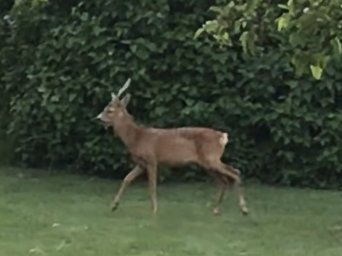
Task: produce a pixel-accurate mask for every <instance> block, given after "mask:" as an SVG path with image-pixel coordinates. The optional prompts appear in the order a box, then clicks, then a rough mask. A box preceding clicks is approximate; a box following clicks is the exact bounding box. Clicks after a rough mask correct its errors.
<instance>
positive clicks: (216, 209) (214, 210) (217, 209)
mask: <svg viewBox="0 0 342 256" xmlns="http://www.w3.org/2000/svg"><path fill="white" fill-rule="evenodd" d="M213 214H214V215H215V216H217V215H219V214H220V209H219V208H214V209H213Z"/></svg>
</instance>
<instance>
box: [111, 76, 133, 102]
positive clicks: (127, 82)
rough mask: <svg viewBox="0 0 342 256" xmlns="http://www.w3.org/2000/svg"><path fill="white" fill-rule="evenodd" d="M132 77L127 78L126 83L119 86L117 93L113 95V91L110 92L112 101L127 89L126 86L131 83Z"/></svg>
mask: <svg viewBox="0 0 342 256" xmlns="http://www.w3.org/2000/svg"><path fill="white" fill-rule="evenodd" d="M131 81H132V79H131V78H128V79H127V81H126V83H125V84H124V85H123V86H122V87H121V88H120V90H119V92H118V95H115V93H114V92H112V93H111V95H112V101H113V100H115V99H116V98H119V97H120V96H121V94H122V93H123V92H124V91H126V90H127V88H128V87H129V85H130V84H131Z"/></svg>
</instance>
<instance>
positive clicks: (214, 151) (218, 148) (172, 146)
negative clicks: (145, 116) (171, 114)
mask: <svg viewBox="0 0 342 256" xmlns="http://www.w3.org/2000/svg"><path fill="white" fill-rule="evenodd" d="M139 141H140V143H139V145H137V147H138V148H137V149H138V150H137V151H138V153H142V154H143V155H146V157H152V158H155V159H156V161H157V162H159V163H163V164H167V165H181V164H187V163H189V162H193V163H196V162H199V161H201V159H203V158H205V157H210V155H213V156H218V157H221V155H222V153H223V150H224V147H225V144H226V143H227V134H226V133H223V132H220V131H216V130H213V129H210V128H201V127H184V128H174V129H155V128H147V129H144V131H143V132H142V133H141V138H140V140H139Z"/></svg>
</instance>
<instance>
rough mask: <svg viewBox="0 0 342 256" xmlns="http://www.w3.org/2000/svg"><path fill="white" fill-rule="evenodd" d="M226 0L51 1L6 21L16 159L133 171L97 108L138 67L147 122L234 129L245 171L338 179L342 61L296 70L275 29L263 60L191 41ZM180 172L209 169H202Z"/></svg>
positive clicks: (136, 92) (4, 56) (313, 181)
mask: <svg viewBox="0 0 342 256" xmlns="http://www.w3.org/2000/svg"><path fill="white" fill-rule="evenodd" d="M218 2H220V1H208V0H206V1H205V0H201V1H189V0H178V1H167V0H154V1H147V0H145V1H140V2H139V4H137V2H136V1H133V0H130V1H110V0H98V1H96V2H92V3H89V2H88V1H84V2H83V1H72V2H70V3H69V4H65V3H64V2H63V1H55V2H53V1H50V2H49V4H47V5H45V6H43V7H41V8H37V7H36V8H31V9H30V8H26V9H24V8H20V7H19V8H17V9H16V10H14V11H13V12H12V14H11V17H12V19H13V20H14V21H15V22H14V23H13V24H12V25H10V24H9V23H8V22H4V21H2V23H1V31H0V33H2V34H4V38H6V40H4V41H3V42H1V43H0V44H3V45H2V46H3V47H2V49H1V50H0V58H1V67H0V77H1V86H4V88H3V89H2V91H4V92H5V93H4V94H5V95H6V97H8V98H7V99H10V101H9V102H8V104H9V106H10V117H11V118H10V119H9V122H8V131H9V132H10V133H11V134H12V136H15V138H16V158H17V159H18V160H20V162H21V163H24V164H26V165H28V166H33V167H46V166H53V167H58V168H72V170H74V171H75V170H80V171H85V172H96V173H98V174H106V175H108V174H118V175H122V174H123V173H125V172H127V170H128V168H129V167H130V166H129V165H128V162H127V160H128V159H129V158H128V155H127V152H126V151H125V150H124V148H123V145H122V143H121V142H120V141H119V140H118V139H117V138H115V137H113V135H112V133H111V132H110V131H105V130H104V129H103V128H102V126H101V125H99V123H97V122H95V121H94V116H95V115H96V114H98V112H99V111H101V110H102V108H103V107H104V105H105V104H107V102H108V101H109V99H110V92H111V91H113V90H114V91H116V90H117V89H118V88H119V87H120V86H121V85H122V84H123V83H124V81H125V80H126V79H127V78H128V77H132V86H131V87H130V92H131V93H132V94H133V99H132V102H131V104H130V106H129V111H130V112H131V113H132V114H133V115H134V116H135V117H136V120H137V121H138V122H140V123H143V124H145V125H152V126H158V127H176V126H184V125H203V126H209V127H214V128H219V129H224V130H227V131H229V133H230V134H231V135H230V138H231V143H230V144H229V146H228V148H227V150H226V154H225V159H226V160H227V161H230V162H231V163H232V164H234V165H235V166H237V167H238V168H241V170H242V172H243V174H244V175H245V176H248V177H254V178H258V179H261V180H262V181H264V182H270V183H281V184H288V185H303V186H318V187H336V186H341V185H342V178H341V177H342V176H341V171H342V167H341V166H342V165H341V163H342V149H341V137H342V129H341V123H342V113H341V100H340V101H338V97H339V96H341V94H342V93H341V91H342V73H341V72H340V73H339V72H338V70H339V69H338V67H339V66H341V61H338V60H336V62H334V63H332V65H330V66H329V67H328V70H327V72H326V74H325V77H324V78H323V79H322V80H321V81H314V80H313V79H311V78H310V77H303V78H296V77H294V75H293V70H292V68H291V67H290V66H289V65H288V63H287V61H286V49H285V48H284V49H282V48H280V47H279V46H278V45H277V44H276V42H277V40H278V41H279V40H280V41H281V39H279V38H278V37H279V35H277V34H274V35H273V34H270V35H268V36H269V37H270V39H273V42H270V44H269V45H268V46H267V47H266V48H265V54H264V56H262V57H255V58H251V57H245V56H244V55H243V54H241V52H240V50H239V49H235V50H234V49H233V50H230V51H228V52H227V51H223V50H220V49H219V48H217V46H216V45H215V44H214V43H212V42H210V41H208V40H205V39H203V40H202V41H196V40H193V33H194V31H196V29H197V28H198V27H199V26H200V25H201V24H202V23H203V21H204V20H205V19H206V18H208V17H207V16H206V15H208V12H207V10H208V8H209V6H211V5H212V4H214V3H218ZM270 22H271V21H270ZM271 25H272V26H273V24H271ZM272 33H273V32H272ZM170 175H171V174H169V173H168V172H165V173H164V175H163V177H164V178H170V177H172V176H170ZM177 175H180V176H179V177H183V178H193V177H203V173H202V172H197V170H196V169H195V170H194V169H191V170H190V171H187V172H179V173H177Z"/></svg>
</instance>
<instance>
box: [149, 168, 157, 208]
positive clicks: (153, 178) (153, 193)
mask: <svg viewBox="0 0 342 256" xmlns="http://www.w3.org/2000/svg"><path fill="white" fill-rule="evenodd" d="M147 174H148V188H149V192H150V199H151V205H152V211H153V213H154V214H156V213H157V211H158V203H157V166H156V164H149V165H148V166H147Z"/></svg>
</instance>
